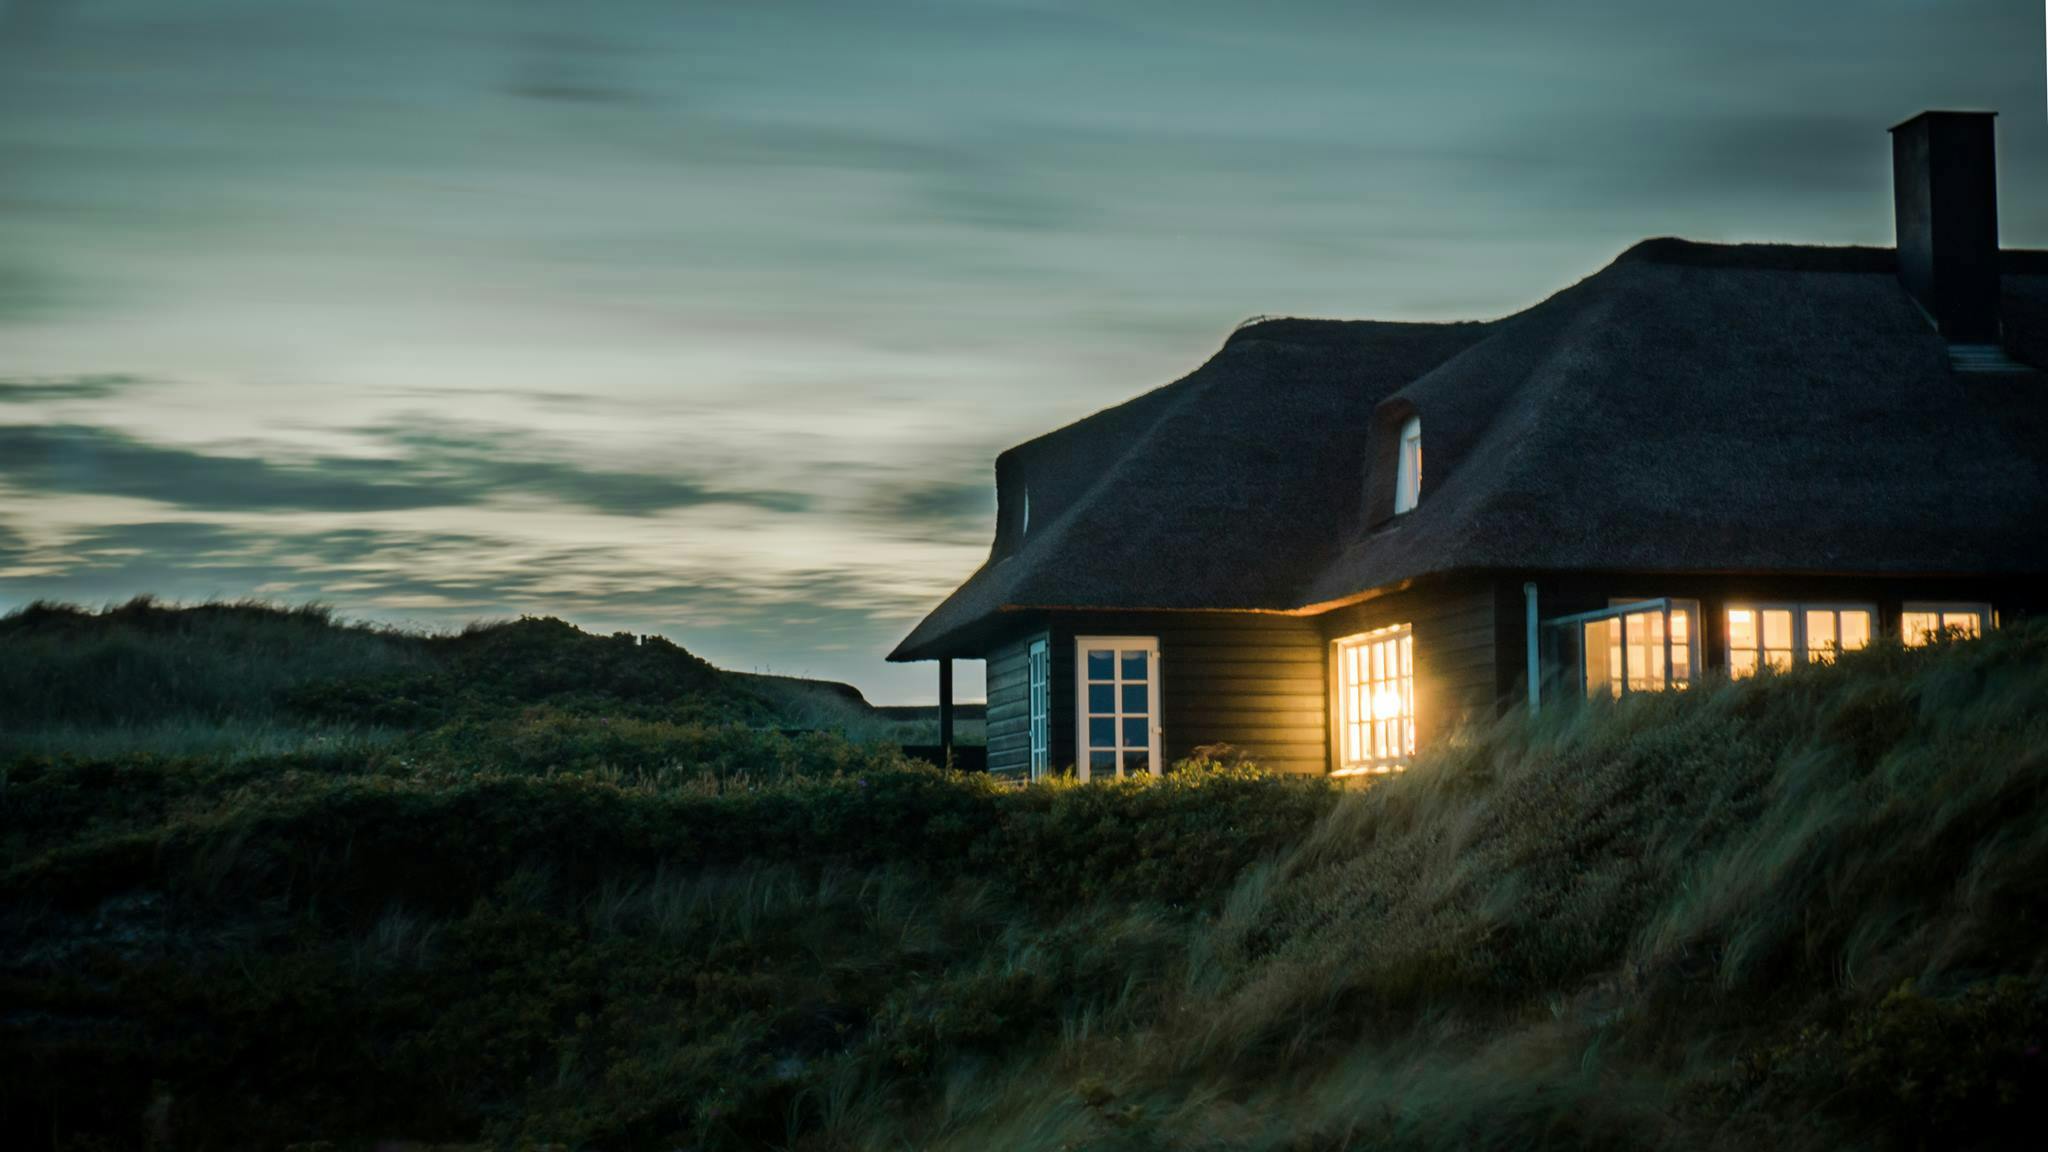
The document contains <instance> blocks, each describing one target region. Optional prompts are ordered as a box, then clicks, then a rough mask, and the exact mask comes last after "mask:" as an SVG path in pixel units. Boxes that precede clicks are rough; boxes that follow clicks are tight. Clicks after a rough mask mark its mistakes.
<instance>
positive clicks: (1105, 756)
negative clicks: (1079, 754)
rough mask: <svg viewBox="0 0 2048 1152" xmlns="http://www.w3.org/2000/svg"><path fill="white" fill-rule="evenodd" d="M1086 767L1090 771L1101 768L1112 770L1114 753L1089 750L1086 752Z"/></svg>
mask: <svg viewBox="0 0 2048 1152" xmlns="http://www.w3.org/2000/svg"><path fill="white" fill-rule="evenodd" d="M1088 767H1089V769H1090V771H1100V770H1103V769H1109V770H1112V771H1113V770H1115V768H1116V753H1114V752H1090V753H1089V754H1088Z"/></svg>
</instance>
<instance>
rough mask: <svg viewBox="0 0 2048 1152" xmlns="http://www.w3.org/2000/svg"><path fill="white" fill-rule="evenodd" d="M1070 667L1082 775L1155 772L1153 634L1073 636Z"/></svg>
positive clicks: (1155, 661) (1156, 652) (1156, 648)
mask: <svg viewBox="0 0 2048 1152" xmlns="http://www.w3.org/2000/svg"><path fill="white" fill-rule="evenodd" d="M1074 670H1075V674H1074V687H1075V704H1074V710H1075V725H1074V727H1075V730H1076V732H1077V733H1078V734H1079V741H1078V743H1079V745H1080V755H1079V757H1077V759H1078V761H1079V763H1078V764H1077V765H1076V767H1077V768H1078V769H1079V771H1080V774H1081V779H1082V780H1084V781H1087V780H1117V779H1122V778H1124V777H1128V776H1136V775H1138V774H1140V773H1148V772H1149V773H1150V774H1152V775H1154V776H1157V775H1159V774H1160V757H1159V744H1160V727H1159V639H1158V637H1156V636H1079V637H1076V638H1075V640H1074Z"/></svg>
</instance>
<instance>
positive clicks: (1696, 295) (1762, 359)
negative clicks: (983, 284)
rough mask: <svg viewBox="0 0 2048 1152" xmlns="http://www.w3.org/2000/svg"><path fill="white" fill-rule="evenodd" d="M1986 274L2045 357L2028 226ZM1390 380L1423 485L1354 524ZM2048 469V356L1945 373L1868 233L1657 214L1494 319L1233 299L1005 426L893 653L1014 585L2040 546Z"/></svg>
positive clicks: (1979, 561) (997, 604) (1319, 581)
mask: <svg viewBox="0 0 2048 1152" xmlns="http://www.w3.org/2000/svg"><path fill="white" fill-rule="evenodd" d="M2005 295H2006V307H2005V313H2006V329H2007V338H2006V343H2007V347H2008V350H2009V351H2010V352H2011V354H2012V355H2013V356H2015V357H2017V358H2018V359H2020V360H2022V361H2025V362H2028V363H2030V364H2032V365H2033V366H2034V367H2036V368H2048V254H2037V253H2008V254H2007V274H2006V276H2005ZM1385 401H1405V402H1406V404H1407V405H1412V407H1413V410H1414V411H1415V412H1416V413H1417V414H1419V415H1420V417H1421V419H1422V428H1423V460H1424V467H1423V487H1422V498H1421V502H1420V504H1419V505H1418V507H1417V508H1416V509H1415V510H1414V511H1413V512H1410V513H1408V514H1406V515H1403V516H1401V517H1398V518H1397V519H1394V520H1392V521H1390V522H1385V523H1382V524H1379V525H1372V524H1369V523H1368V520H1369V519H1370V517H1369V516H1368V515H1367V514H1366V509H1365V506H1364V501H1363V494H1364V493H1365V492H1366V490H1367V488H1368V486H1369V484H1370V482H1371V481H1372V480H1373V479H1374V477H1373V476H1371V475H1369V473H1370V471H1371V469H1372V467H1373V465H1372V460H1373V458H1374V453H1373V452H1371V451H1369V445H1371V444H1373V443H1375V442H1376V440H1375V438H1376V437H1377V436H1379V435H1382V434H1383V432H1382V431H1380V430H1376V429H1375V428H1374V426H1373V414H1374V410H1375V408H1376V407H1378V406H1379V405H1381V404H1382V402H1385ZM1402 407H1403V405H1402V404H1399V403H1396V404H1390V405H1388V407H1387V408H1386V409H1383V410H1382V417H1381V419H1382V422H1384V421H1385V420H1386V419H1387V416H1386V414H1385V413H1386V412H1389V411H1393V410H1397V409H1401V408H1402ZM1386 463H1387V462H1386V460H1385V459H1384V458H1383V459H1382V460H1381V463H1380V467H1385V466H1386ZM2044 466H2048V375H2044V374H2043V373H2042V372H2039V371H2036V372H2030V373H2023V374H2017V375H1999V376H1981V377H1979V376H1962V375H1957V374H1955V373H1953V372H1952V371H1951V370H1950V367H1949V360H1948V355H1947V348H1946V345H1945V343H1944V342H1943V341H1942V339H1941V338H1940V337H1939V336H1938V335H1937V334H1936V333H1935V332H1934V330H1933V329H1932V327H1931V326H1930V325H1929V323H1928V321H1927V319H1926V317H1925V315H1924V313H1922V312H1921V311H1920V310H1919V308H1918V306H1917V305H1916V304H1915V303H1914V301H1913V299H1912V297H1910V296H1909V295H1907V293H1906V291H1905V289H1904V288H1903V287H1901V286H1900V284H1899V281H1898V280H1897V278H1896V277H1895V275H1894V274H1893V257H1892V253H1891V252H1890V251H1889V250H1881V249H1843V248H1833V249H1829V248H1800V247H1785V246H1758V245H1738V246H1719V245H1702V244H1691V243H1687V242H1684V241H1677V240H1652V241H1646V242H1644V243H1642V244H1639V245H1637V246H1636V247H1635V248H1633V249H1630V250H1629V251H1628V252H1626V253H1624V254H1623V255H1622V256H1621V258H1620V259H1618V260H1616V261H1615V262H1614V263H1613V264H1611V265H1609V266H1608V267H1607V268H1606V269H1604V270H1602V271H1601V272H1599V273H1598V274H1596V275H1594V276H1592V277H1589V278H1588V279H1586V280H1584V281H1582V282H1580V283H1579V284H1577V285H1574V286H1573V287H1571V288H1569V289H1566V290H1565V291H1563V292H1560V293H1558V294H1557V295H1556V296H1553V297H1551V298H1550V299H1549V300H1546V301H1544V302H1543V303H1541V304H1539V305H1537V306H1535V307H1534V308H1531V309H1529V310H1527V311H1525V312H1521V313H1518V314H1516V315H1514V316H1510V317H1507V318H1505V319H1502V320H1497V321H1493V322H1490V323H1486V324H1445V325H1433V324H1382V323H1371V322H1357V321H1320V320H1273V321H1264V322H1260V323H1255V324H1249V325H1246V326H1244V327H1242V328H1240V329H1239V330H1238V331H1237V332H1235V333H1233V334H1232V335H1231V337H1230V339H1229V340H1228V341H1226V342H1225V344H1224V346H1223V348H1222V350H1221V351H1219V352H1218V353H1217V354H1216V355H1215V356H1213V357H1211V358H1210V360H1209V361H1208V363H1206V364H1204V365H1202V366H1201V367H1200V368H1198V369H1196V370H1195V371H1194V372H1192V373H1190V374H1189V375H1188V376H1187V377H1185V378H1183V379H1182V380H1180V381H1178V382H1176V383H1173V384H1169V385H1167V386H1165V387H1163V388H1159V389H1156V390H1154V391H1152V392H1149V393H1146V394H1145V395H1143V396H1140V397H1138V398H1137V399H1135V400H1132V401H1130V402H1129V403H1126V404H1123V405H1119V406H1118V407H1115V408H1110V409H1108V410H1106V411H1103V412H1099V413H1097V414H1096V415H1094V416H1091V417H1089V418H1087V419H1085V420H1082V421H1080V422H1078V423H1075V424H1072V425H1069V426H1068V427H1066V428H1062V429H1060V430H1059V431H1056V432H1053V433H1050V434H1048V435H1046V436H1042V437H1039V438H1038V439H1036V440H1032V441H1029V442H1027V443H1025V444H1021V445H1018V446H1017V447H1015V448H1012V449H1010V450H1009V451H1007V452H1005V453H1003V455H1002V456H1001V457H1000V458H998V460H997V462H996V471H997V479H998V499H999V513H998V517H999V521H1000V525H1001V526H1000V528H999V530H998V532H997V538H996V546H995V548H994V550H993V551H992V552H991V554H990V557H989V560H988V562H987V563H986V564H984V565H983V566H982V568H981V570H980V571H978V572H976V573H975V574H974V575H973V577H971V578H970V579H969V580H968V581H967V583H965V584H964V585H962V586H961V587H960V588H959V590H958V591H956V592H954V593H953V595H952V596H951V597H949V598H948V599H947V600H946V601H945V602H944V603H943V604H941V605H940V606H939V607H938V608H937V609H936V610H934V611H933V612H932V614H931V615H930V616H928V617H926V618H925V620H924V621H923V623H921V624H919V625H918V627H917V628H916V630H914V631H913V632H912V633H911V634H910V636H909V637H908V638H907V639H905V640H904V641H903V643H902V644H901V645H899V646H898V647H897V649H896V651H895V652H894V653H892V654H891V657H890V658H891V659H893V660H917V659H929V658H933V657H938V656H947V655H958V656H965V655H974V654H978V651H979V650H978V648H977V647H976V645H977V644H978V643H979V642H980V640H981V639H982V638H983V636H984V635H985V633H986V632H987V630H988V628H989V627H990V626H991V625H992V624H993V623H994V622H995V621H997V620H998V619H999V616H1000V614H1001V613H1003V612H1006V611H1016V610H1028V609H1043V608H1182V609H1186V608H1196V609H1263V610H1275V611H1292V610H1299V609H1304V608H1312V607H1314V606H1316V605H1320V604H1327V603H1330V602H1333V601H1341V600H1344V599H1346V598H1350V597H1355V596H1357V595H1359V594H1361V593H1364V592H1367V591H1369V590H1371V589H1374V588H1379V587H1384V586H1387V585H1392V584H1397V583H1401V582H1405V581H1409V580H1412V579H1415V578H1417V577H1422V576H1428V575H1432V574H1438V573H1445V572H1451V571H1473V570H1493V569H1523V570H1528V569H1534V570H1564V569H1586V568H1599V569H1634V570H1644V571H1676V570H1693V571H1701V570H1705V571H1719V572H1735V571H1748V572H1765V571H1773V572H1833V573H1872V574H1876V573H1900V574H1904V573H1945V572H1958V573H1962V572H1968V573H1997V574H2022V573H2048V532H2044V531H2043V529H2042V525H2044V524H2048V478H2044ZM1027 487H1028V489H1029V492H1030V523H1029V529H1028V531H1021V532H1020V529H1022V527H1023V524H1022V501H1023V499H1024V496H1023V493H1024V491H1025V489H1026V488H1027Z"/></svg>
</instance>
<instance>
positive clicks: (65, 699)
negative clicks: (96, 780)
mask: <svg viewBox="0 0 2048 1152" xmlns="http://www.w3.org/2000/svg"><path fill="white" fill-rule="evenodd" d="M0 657H4V659H0V755H4V754H7V753H16V754H19V753H42V754H52V755H55V754H64V753H81V754H87V755H102V756H105V755H122V754H133V753H153V754H159V755H215V754H219V755H230V756H262V755H275V754H278V753H284V752H291V751H298V750H327V749H332V748H333V747H335V746H336V745H344V746H351V747H368V746H380V745H386V744H389V743H391V742H392V741H394V740H397V739H400V738H403V737H411V736H414V735H417V734H422V733H434V732H439V733H440V734H441V735H442V736H443V737H444V738H462V739H467V738H470V737H473V736H474V734H476V733H478V732H484V731H489V732H493V733H498V732H499V731H500V729H501V728H502V727H503V726H507V725H512V726H516V727H517V728H519V729H520V730H521V732H522V733H523V734H524V736H525V738H526V739H527V740H528V741H529V742H532V741H535V740H539V741H543V742H545V741H547V740H549V739H550V737H547V736H544V735H542V733H544V732H545V731H547V730H549V729H555V728H560V729H563V731H562V732H559V733H556V734H555V735H554V736H553V737H552V740H553V742H554V744H555V745H556V746H557V747H560V746H561V744H562V743H563V741H565V740H573V739H576V738H578V737H580V736H584V735H595V734H598V733H595V732H594V731H585V730H586V729H592V730H594V729H595V727H596V726H597V725H599V724H600V723H618V722H621V721H627V722H631V723H632V724H635V725H641V726H643V727H642V728H641V729H639V730H638V731H637V732H636V738H635V739H634V740H633V741H631V743H632V744H633V745H634V746H636V747H640V748H643V749H644V748H648V747H651V746H652V745H651V744H650V743H649V742H648V740H646V739H640V737H649V738H651V739H653V741H654V743H662V742H664V741H666V742H668V743H670V744H675V743H676V742H677V741H679V740H680V741H682V742H683V743H684V744H687V743H688V738H687V737H685V736H681V735H679V734H678V729H682V730H692V729H695V728H697V727H702V726H714V727H715V726H724V725H728V724H733V723H739V724H744V725H747V726H750V727H777V728H783V729H787V730H815V731H832V732H838V733H840V734H842V735H846V736H848V737H849V738H853V739H860V740H869V741H879V740H887V741H892V742H902V743H927V742H932V743H935V742H936V739H937V731H938V729H937V723H936V720H922V721H918V720H913V721H903V720H896V719H891V718H889V717H887V716H885V715H883V714H882V713H881V712H880V711H879V710H877V709H875V708H873V707H871V706H870V705H869V704H868V703H867V701H866V700H864V699H862V698H861V695H860V693H859V692H857V691H855V690H854V689H853V688H851V687H850V686H848V685H844V684H832V683H827V682H823V681H816V680H801V679H796V678H792V677H782V676H749V675H742V674H737V673H729V672H721V671H720V670H718V669H716V668H714V667H712V666H711V665H710V664H708V663H706V662H705V661H703V660H701V659H699V658H697V657H696V656H693V655H691V654H690V653H688V652H686V651H684V650H683V649H682V648H680V647H678V646H676V645H675V644H673V643H671V642H670V641H668V640H666V639H663V638H662V637H659V636H634V635H632V634H631V633H624V632H622V633H617V634H615V635H611V636H592V635H589V634H587V633H584V632H581V631H578V630H577V629H575V628H573V627H571V626H570V625H568V624H565V623H563V622H562V621H560V620H555V619H536V618H526V619H521V620H517V621H511V622H504V623H494V624H479V625H474V626H472V627H470V628H468V629H466V630H464V631H462V632H460V633H455V634H450V635H433V634H423V633H416V632H404V631H399V630H396V629H391V628H379V627H374V626H369V625H361V624H344V623H342V622H340V621H338V620H336V619H335V618H334V616H333V615H332V613H331V612H329V611H328V610H327V609H325V608H322V607H319V606H306V607H302V608H296V609H282V608H275V607H271V606H268V605H264V604H257V603H243V604H204V605H198V606H195V607H189V608H180V607H167V606H164V605H161V604H158V603H157V602H156V601H154V600H152V599H150V598H148V597H141V598H138V599H136V600H133V601H130V602H129V603H127V604H124V605H121V606H119V607H116V608H110V609H108V610H106V611H104V612H88V611H83V610H81V609H78V608H73V607H69V606H65V605H58V604H47V603H38V604H33V605H30V606H29V607H28V608H26V609H24V610H22V611H19V612H16V613H13V614H11V615H8V616H5V617H0ZM584 722H587V723H584ZM464 733H468V734H469V735H468V736H464V735H463V734H464ZM443 742H445V739H444V740H443ZM598 744H599V745H600V746H601V747H600V748H598V749H594V750H593V755H596V754H601V753H602V752H603V751H604V749H605V748H611V749H617V748H619V747H621V746H622V745H621V743H620V742H619V741H616V740H611V741H598Z"/></svg>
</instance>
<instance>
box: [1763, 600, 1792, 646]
mask: <svg viewBox="0 0 2048 1152" xmlns="http://www.w3.org/2000/svg"><path fill="white" fill-rule="evenodd" d="M1763 616H1764V647H1766V648H1782V649H1784V650H1786V651H1787V652H1790V651H1791V649H1792V613H1791V611H1790V610H1789V609H1784V608H1766V609H1764V613H1763Z"/></svg>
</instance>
